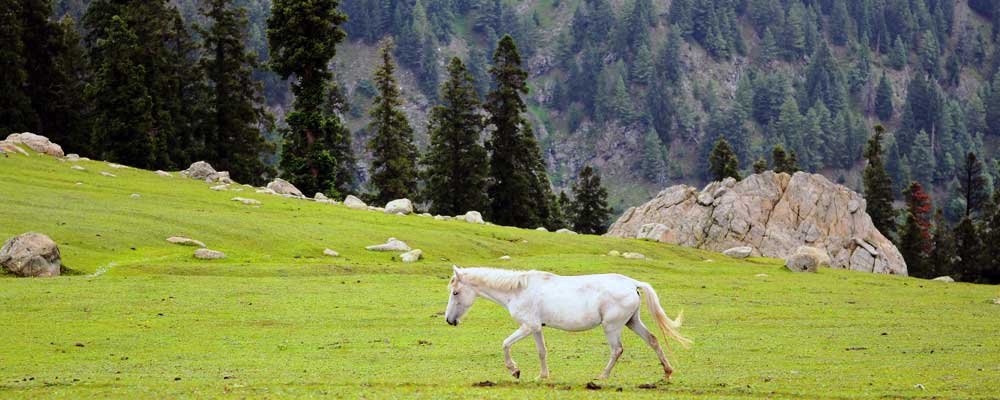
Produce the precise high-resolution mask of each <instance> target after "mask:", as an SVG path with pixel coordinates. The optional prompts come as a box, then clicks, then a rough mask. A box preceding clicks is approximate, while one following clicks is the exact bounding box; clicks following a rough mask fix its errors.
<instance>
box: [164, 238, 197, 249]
mask: <svg viewBox="0 0 1000 400" xmlns="http://www.w3.org/2000/svg"><path fill="white" fill-rule="evenodd" d="M167 242H169V243H173V244H179V245H181V246H197V247H201V248H204V247H205V243H202V242H201V241H200V240H194V239H189V238H186V237H182V236H171V237H168V238H167Z"/></svg>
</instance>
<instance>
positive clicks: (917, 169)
mask: <svg viewBox="0 0 1000 400" xmlns="http://www.w3.org/2000/svg"><path fill="white" fill-rule="evenodd" d="M909 159H910V166H911V168H912V170H911V174H912V176H913V179H915V180H916V181H917V182H920V184H921V185H923V186H924V187H931V185H932V184H933V181H934V171H935V170H936V165H935V160H934V154H931V137H930V135H928V134H927V132H924V131H920V133H918V134H917V138H916V139H915V140H914V141H913V146H912V148H911V151H910V157H909Z"/></svg>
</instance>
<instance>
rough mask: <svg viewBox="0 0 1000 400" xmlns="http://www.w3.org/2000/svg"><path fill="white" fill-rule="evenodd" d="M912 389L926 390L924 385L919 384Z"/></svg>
mask: <svg viewBox="0 0 1000 400" xmlns="http://www.w3.org/2000/svg"><path fill="white" fill-rule="evenodd" d="M913 388H914V389H920V390H927V388H925V387H924V385H923V384H920V383H918V384H916V385H913Z"/></svg>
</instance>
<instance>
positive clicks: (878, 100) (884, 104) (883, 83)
mask: <svg viewBox="0 0 1000 400" xmlns="http://www.w3.org/2000/svg"><path fill="white" fill-rule="evenodd" d="M892 97H893V93H892V85H890V84H889V79H887V78H886V76H885V74H884V73H883V74H882V78H881V79H879V81H878V89H876V91H875V114H876V115H878V118H879V119H881V120H882V121H889V120H891V119H892V115H893V113H894V112H895V109H894V108H893V105H892Z"/></svg>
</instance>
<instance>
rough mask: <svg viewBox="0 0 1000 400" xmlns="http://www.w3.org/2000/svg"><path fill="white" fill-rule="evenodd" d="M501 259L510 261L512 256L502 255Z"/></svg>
mask: <svg viewBox="0 0 1000 400" xmlns="http://www.w3.org/2000/svg"><path fill="white" fill-rule="evenodd" d="M500 261H510V256H502V257H500Z"/></svg>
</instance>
